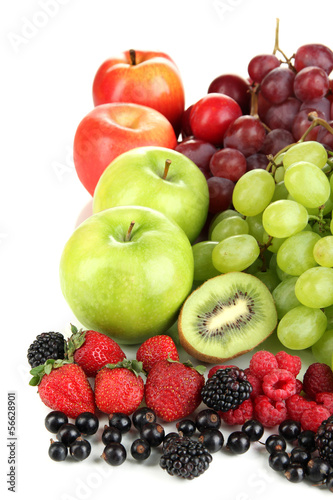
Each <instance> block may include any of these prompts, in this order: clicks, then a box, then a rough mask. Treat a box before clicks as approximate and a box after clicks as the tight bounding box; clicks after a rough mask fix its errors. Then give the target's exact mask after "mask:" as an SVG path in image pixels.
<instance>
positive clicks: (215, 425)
mask: <svg viewBox="0 0 333 500" xmlns="http://www.w3.org/2000/svg"><path fill="white" fill-rule="evenodd" d="M195 425H196V427H197V429H198V431H199V432H201V431H203V430H204V429H219V428H220V426H221V417H220V415H219V414H218V413H217V411H215V410H211V409H207V410H201V411H200V412H199V413H198V414H197V416H196V417H195Z"/></svg>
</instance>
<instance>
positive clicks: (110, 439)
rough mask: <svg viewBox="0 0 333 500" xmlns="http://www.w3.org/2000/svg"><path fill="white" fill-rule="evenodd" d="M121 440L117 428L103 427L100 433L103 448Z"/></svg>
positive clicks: (120, 434)
mask: <svg viewBox="0 0 333 500" xmlns="http://www.w3.org/2000/svg"><path fill="white" fill-rule="evenodd" d="M121 439H122V433H121V432H120V430H119V429H117V427H109V426H108V425H105V426H104V430H103V433H102V443H103V444H105V446H106V445H107V444H109V443H120V442H121Z"/></svg>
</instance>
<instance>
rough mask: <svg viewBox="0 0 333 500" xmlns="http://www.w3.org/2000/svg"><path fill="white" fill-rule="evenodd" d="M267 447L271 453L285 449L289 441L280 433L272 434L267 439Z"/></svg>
mask: <svg viewBox="0 0 333 500" xmlns="http://www.w3.org/2000/svg"><path fill="white" fill-rule="evenodd" d="M265 447H266V450H267V451H268V453H270V454H271V453H273V451H284V450H285V449H286V447H287V443H286V440H285V439H284V438H283V437H282V436H279V435H278V434H271V435H270V436H268V438H267V439H266V442H265Z"/></svg>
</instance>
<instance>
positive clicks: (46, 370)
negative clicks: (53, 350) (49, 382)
mask: <svg viewBox="0 0 333 500" xmlns="http://www.w3.org/2000/svg"><path fill="white" fill-rule="evenodd" d="M70 363H71V362H70V361H68V360H66V359H47V360H46V361H45V363H44V364H43V365H38V366H35V367H34V368H32V369H31V370H30V372H29V373H30V374H31V375H32V379H31V380H30V381H29V385H32V386H36V385H39V384H40V382H41V380H42V378H43V377H44V375H49V374H50V373H51V371H52V370H53V369H57V368H60V367H61V366H63V365H68V364H70Z"/></svg>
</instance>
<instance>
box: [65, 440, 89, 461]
mask: <svg viewBox="0 0 333 500" xmlns="http://www.w3.org/2000/svg"><path fill="white" fill-rule="evenodd" d="M69 453H70V455H71V457H73V458H74V459H75V460H77V461H79V462H81V461H82V460H86V458H88V457H89V455H90V453H91V444H90V443H89V441H87V440H86V439H83V438H82V437H78V438H77V439H76V440H75V441H74V443H71V444H70V446H69Z"/></svg>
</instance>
